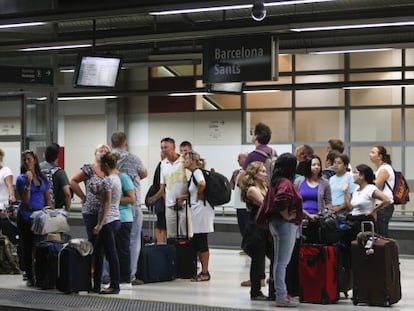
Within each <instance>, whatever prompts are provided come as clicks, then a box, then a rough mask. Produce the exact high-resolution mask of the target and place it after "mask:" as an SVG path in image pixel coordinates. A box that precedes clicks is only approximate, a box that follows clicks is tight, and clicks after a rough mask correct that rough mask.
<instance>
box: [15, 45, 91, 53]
mask: <svg viewBox="0 0 414 311" xmlns="http://www.w3.org/2000/svg"><path fill="white" fill-rule="evenodd" d="M91 46H92V44H72V45H56V46H38V47H33V48H24V49H19V51H23V52H34V51H50V50H64V49H78V48H88V47H91Z"/></svg>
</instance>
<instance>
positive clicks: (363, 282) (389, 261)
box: [351, 222, 401, 306]
mask: <svg viewBox="0 0 414 311" xmlns="http://www.w3.org/2000/svg"><path fill="white" fill-rule="evenodd" d="M369 223H370V225H371V226H372V229H371V230H372V231H371V232H370V233H367V232H364V233H362V234H360V235H359V236H358V239H357V240H355V241H352V243H351V257H352V272H353V279H354V284H353V293H352V301H353V303H354V305H357V304H358V303H366V304H369V305H376V306H390V305H392V304H394V303H396V302H398V301H399V300H400V299H401V281H400V263H399V257H398V245H397V243H396V241H395V240H393V239H388V238H383V237H380V236H374V235H373V232H374V230H373V223H372V222H369ZM363 226H364V225H362V227H363ZM370 240H371V241H370Z"/></svg>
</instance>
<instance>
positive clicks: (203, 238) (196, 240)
mask: <svg viewBox="0 0 414 311" xmlns="http://www.w3.org/2000/svg"><path fill="white" fill-rule="evenodd" d="M193 246H194V249H195V250H196V252H200V253H203V252H207V251H208V242H207V233H194V235H193Z"/></svg>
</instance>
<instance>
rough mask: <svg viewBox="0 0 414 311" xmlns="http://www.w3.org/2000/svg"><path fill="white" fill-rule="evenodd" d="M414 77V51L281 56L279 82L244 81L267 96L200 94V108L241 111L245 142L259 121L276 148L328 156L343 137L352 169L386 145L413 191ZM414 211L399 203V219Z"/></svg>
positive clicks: (322, 156)
mask: <svg viewBox="0 0 414 311" xmlns="http://www.w3.org/2000/svg"><path fill="white" fill-rule="evenodd" d="M199 66H201V65H199ZM197 68H198V66H197ZM177 71H178V70H177ZM200 71H201V70H200V68H198V69H197V70H193V71H192V74H194V72H200ZM190 72H191V71H189V73H190ZM190 74H191V73H190ZM409 79H414V49H403V50H399V49H390V50H386V51H370V52H354V53H337V54H323V55H321V54H306V55H305V54H298V55H279V80H278V81H268V82H263V83H262V82H246V83H245V86H246V87H249V88H255V89H257V90H258V91H259V90H260V88H261V87H264V88H265V89H266V92H249V93H247V92H243V93H242V94H241V95H240V96H238V95H198V96H197V103H199V104H197V107H196V110H212V109H214V110H217V109H218V110H236V111H240V110H241V111H242V114H243V115H244V117H243V120H242V133H244V134H242V136H243V139H244V141H243V143H246V144H248V143H250V137H251V136H250V135H249V133H250V130H251V129H253V128H254V126H255V124H256V123H257V122H264V123H266V124H268V125H269V126H270V127H271V129H272V139H271V143H272V144H291V145H292V147H293V149H294V148H295V147H296V146H298V145H301V144H304V143H306V144H309V145H311V146H312V147H313V148H314V150H315V152H316V153H317V154H318V155H319V156H320V157H321V158H325V155H326V145H327V141H328V140H329V139H330V138H339V139H341V140H343V141H344V142H345V145H346V150H345V152H346V153H347V154H348V155H349V156H350V158H351V163H352V165H353V166H355V165H357V164H360V163H365V164H368V165H370V166H372V167H373V165H372V163H370V160H369V151H370V150H371V148H372V147H373V146H375V145H383V146H385V147H386V148H387V151H388V153H389V154H390V155H391V159H392V162H393V163H392V164H393V166H394V168H395V169H396V170H402V171H403V172H404V174H405V176H406V178H407V179H408V180H409V183H410V186H411V189H414V163H413V161H410V159H413V158H414V87H411V86H410V85H409V83H407V84H406V83H404V82H405V80H409ZM409 82H411V81H409ZM197 84H198V87H200V86H202V82H201V81H198V83H197ZM269 90H271V92H269ZM203 102H204V104H202V103H203ZM206 102H209V103H214V107H213V106H212V105H207V104H205V103H206ZM212 107H213V108H212ZM217 107H218V108H217ZM412 197H413V201H414V194H413V195H412ZM413 212H414V202H409V204H407V205H406V206H399V205H398V206H396V213H395V217H400V216H402V217H404V218H407V219H410V220H413Z"/></svg>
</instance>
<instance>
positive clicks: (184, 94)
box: [168, 92, 211, 96]
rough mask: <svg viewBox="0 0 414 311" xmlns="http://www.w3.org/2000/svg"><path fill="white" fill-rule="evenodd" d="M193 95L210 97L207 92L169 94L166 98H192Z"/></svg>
mask: <svg viewBox="0 0 414 311" xmlns="http://www.w3.org/2000/svg"><path fill="white" fill-rule="evenodd" d="M193 95H211V93H209V92H181V93H180V92H178V93H170V94H168V96H193Z"/></svg>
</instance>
